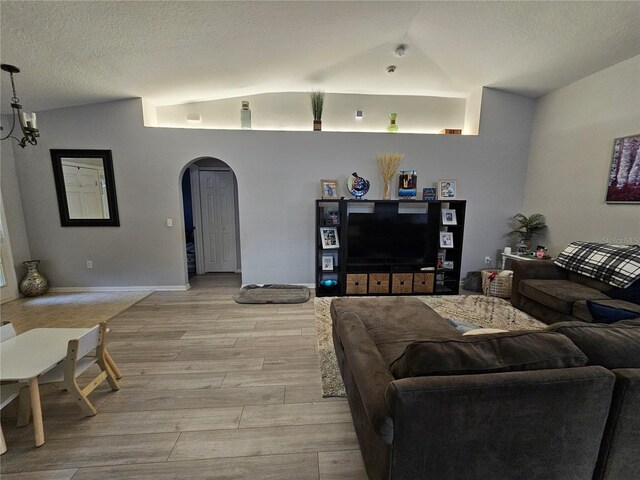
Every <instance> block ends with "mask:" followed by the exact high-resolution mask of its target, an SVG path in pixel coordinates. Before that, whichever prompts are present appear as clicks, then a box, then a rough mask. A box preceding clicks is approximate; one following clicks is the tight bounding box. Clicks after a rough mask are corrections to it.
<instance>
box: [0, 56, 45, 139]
mask: <svg viewBox="0 0 640 480" xmlns="http://www.w3.org/2000/svg"><path fill="white" fill-rule="evenodd" d="M0 69H2V70H4V71H5V72H9V75H11V88H13V98H12V99H11V109H12V111H13V118H12V123H11V130H10V131H9V133H8V134H7V136H6V137H2V138H0V140H7V139H8V138H13V139H14V140H16V141H17V142H18V145H20V146H21V147H22V148H24V147H26V146H27V143H30V144H31V145H37V144H38V140H37V137H39V136H40V132H39V131H38V125H37V123H36V114H35V113H29V112H23V111H22V105H20V99H19V98H18V96H17V95H16V85H15V83H14V82H13V74H14V73H20V69H19V68H18V67H14V66H13V65H7V64H6V63H3V64H1V65H0ZM16 117H18V123H19V124H20V129H21V130H22V135H23V137H22V139H18V137H14V136H13V135H12V134H13V131H14V130H15V128H16ZM1 128H2V127H0V129H1Z"/></svg>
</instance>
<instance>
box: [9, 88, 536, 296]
mask: <svg viewBox="0 0 640 480" xmlns="http://www.w3.org/2000/svg"><path fill="white" fill-rule="evenodd" d="M482 107H483V108H482V115H481V123H480V134H479V136H444V135H412V134H386V133H339V132H335V133H330V132H321V133H314V132H268V131H217V130H186V129H167V128H145V127H143V126H142V123H143V122H142V118H141V116H142V108H141V101H140V100H139V99H134V100H126V101H119V102H109V103H103V104H96V105H89V106H83V107H76V108H67V109H59V110H52V111H48V112H42V113H39V114H38V120H39V123H40V129H41V133H42V139H41V143H40V144H39V145H38V146H37V147H36V148H26V149H25V150H23V151H19V152H18V151H16V152H15V155H16V163H17V167H18V177H19V180H20V186H21V190H22V199H23V208H24V213H25V219H26V224H27V231H28V234H29V247H30V249H31V253H32V254H33V255H34V256H35V257H38V258H40V259H42V260H43V270H45V271H46V272H47V273H48V274H49V276H50V278H51V280H52V283H53V285H54V286H56V287H72V286H85V287H97V286H118V285H120V286H180V285H185V284H186V283H187V280H186V275H185V267H184V262H185V253H184V239H183V223H182V200H181V195H180V183H179V181H180V175H181V172H182V170H183V169H184V168H185V166H186V165H187V164H188V163H189V162H190V161H192V160H194V159H196V158H200V157H203V156H211V157H215V158H219V159H221V160H223V161H224V162H225V163H227V164H228V165H229V166H231V168H232V169H233V170H234V172H235V174H236V176H237V179H238V189H239V208H240V230H241V248H242V265H243V267H242V269H243V273H242V279H243V282H244V283H278V282H286V283H307V284H310V283H313V281H314V274H313V272H314V253H313V252H314V240H315V226H314V199H315V198H317V197H318V196H319V194H320V187H319V180H320V179H321V178H337V179H338V180H339V182H340V188H341V191H340V194H341V195H344V196H346V189H344V185H345V182H346V179H347V177H348V175H349V174H350V173H351V172H354V171H356V172H358V174H360V175H362V176H364V177H366V178H369V179H371V180H372V188H371V191H370V193H369V195H368V198H381V197H382V185H381V182H380V180H379V177H378V173H377V168H376V162H375V156H376V154H377V153H379V152H401V153H404V154H405V160H404V161H403V163H402V165H401V169H416V170H417V171H418V184H419V185H418V186H419V188H420V189H421V188H422V187H423V186H431V185H432V183H433V182H434V181H436V180H437V179H439V178H457V179H458V181H459V193H460V195H461V198H464V199H466V200H468V209H467V212H468V214H467V218H468V221H467V228H466V235H465V248H464V252H463V271H467V270H477V269H480V268H482V267H483V266H484V265H483V259H484V257H485V255H492V256H493V255H495V252H496V250H497V249H500V248H502V246H504V244H505V240H504V237H503V236H504V233H505V232H506V231H507V226H506V221H507V219H508V218H509V217H510V216H511V215H513V214H514V213H515V212H519V211H521V209H522V196H523V189H524V184H525V172H526V162H527V156H528V148H529V134H530V128H531V119H532V115H533V109H534V101H533V100H531V99H529V98H525V97H520V96H517V95H513V94H509V93H504V92H500V91H495V90H491V89H485V91H484V96H483V100H482ZM50 148H93V149H111V150H112V151H113V162H114V170H115V178H116V189H117V198H118V205H119V210H120V219H121V226H120V227H119V228H116V227H103V228H88V227H85V228H79V227H67V228H62V227H60V219H59V215H58V210H57V205H56V194H55V188H54V182H53V174H52V169H51V161H50V157H49V149H50ZM167 218H173V219H174V227H173V228H168V227H167V226H166V219H167ZM86 260H93V265H94V268H93V269H92V270H88V269H87V268H86Z"/></svg>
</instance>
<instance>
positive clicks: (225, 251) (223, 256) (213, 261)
mask: <svg viewBox="0 0 640 480" xmlns="http://www.w3.org/2000/svg"><path fill="white" fill-rule="evenodd" d="M199 174H200V211H201V213H202V236H203V244H204V245H203V246H204V263H205V272H234V271H235V270H236V269H237V267H238V262H237V256H236V218H235V194H234V188H233V173H231V172H230V171H211V170H200V172H199Z"/></svg>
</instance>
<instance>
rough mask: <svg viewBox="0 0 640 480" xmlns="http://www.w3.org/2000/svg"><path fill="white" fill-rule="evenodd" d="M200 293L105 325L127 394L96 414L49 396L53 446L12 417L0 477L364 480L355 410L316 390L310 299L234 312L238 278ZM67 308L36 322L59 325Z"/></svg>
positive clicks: (164, 295)
mask: <svg viewBox="0 0 640 480" xmlns="http://www.w3.org/2000/svg"><path fill="white" fill-rule="evenodd" d="M192 287H193V288H192V289H191V290H188V291H186V292H155V293H153V294H151V295H150V296H148V297H146V298H144V299H143V300H142V301H140V302H138V303H137V304H135V305H134V306H132V307H131V308H128V309H127V310H125V311H123V312H122V313H120V314H119V315H117V316H116V317H114V318H113V319H111V320H110V321H109V327H110V329H111V332H110V335H109V347H108V348H109V351H110V352H111V355H112V356H113V358H114V360H115V361H116V363H117V364H118V366H119V367H120V368H121V370H122V371H123V373H124V377H123V378H122V381H121V386H122V389H121V390H120V391H118V392H112V391H111V390H110V389H109V388H108V386H107V385H102V386H100V387H99V388H98V389H96V391H94V392H93V393H92V394H91V396H90V398H91V400H92V401H93V402H94V404H95V405H96V407H97V408H98V415H96V416H95V417H83V416H82V414H81V413H80V410H79V409H78V408H77V406H76V405H75V404H74V403H73V402H72V401H71V399H70V398H69V396H68V395H67V394H66V393H64V392H52V393H48V394H44V395H43V399H42V403H43V412H44V426H45V435H46V443H45V444H44V445H43V446H42V447H40V448H35V447H34V446H33V427H32V426H31V425H30V426H27V427H23V428H17V427H16V426H15V417H11V416H9V415H12V412H11V409H5V410H3V412H2V415H3V417H2V426H3V429H4V432H5V436H6V437H7V443H8V448H9V449H8V451H7V453H6V454H4V455H3V456H2V457H1V459H0V469H1V470H0V471H1V472H2V479H3V480H22V479H30V480H40V479H51V480H81V479H89V478H90V479H115V478H122V479H124V478H126V479H148V480H151V479H153V480H165V479H166V480H168V479H205V478H206V479H216V478H224V479H231V478H233V479H247V480H248V479H252V480H253V479H261V480H271V479H279V480H280V479H282V480H288V479H291V480H306V479H309V480H334V479H335V480H338V479H340V480H346V479H354V480H365V479H366V474H365V472H364V466H363V463H362V457H361V455H360V451H359V448H358V442H357V439H356V435H355V431H354V428H353V423H352V420H351V414H350V412H349V407H348V405H347V402H346V400H345V399H336V398H322V395H321V392H320V372H319V369H318V363H317V357H316V347H315V342H316V340H315V321H314V318H313V302H312V301H310V302H307V303H306V304H301V305H239V304H236V303H235V302H234V301H233V295H234V294H236V293H237V291H238V289H239V287H240V279H239V276H238V275H231V274H216V275H203V276H198V277H195V278H194V279H193V281H192ZM43 298H46V297H43ZM2 308H3V317H4V308H5V305H3V307H2ZM40 308H41V309H46V308H48V307H47V305H46V304H45V305H41V306H40ZM97 308H99V306H98V307H97ZM69 311H74V310H73V306H66V307H64V308H58V309H57V311H56V310H55V309H54V310H53V311H51V310H50V311H48V312H47V311H44V310H43V311H41V312H38V313H37V315H39V316H40V318H46V319H47V322H48V325H52V324H56V318H57V315H60V323H59V324H58V325H57V326H63V325H65V322H68V319H67V318H66V317H67V316H68V314H69ZM29 312H33V306H30V310H29ZM76 312H77V311H76ZM22 313H23V314H25V311H24V310H23V311H22ZM11 315H12V317H13V318H19V315H20V312H17V313H16V312H15V311H14V310H12V311H11ZM82 315H87V316H92V313H91V310H90V309H89V308H88V307H85V306H83V307H82V309H81V311H80V314H78V313H75V314H74V317H76V318H77V317H79V316H82ZM90 373H91V372H88V374H90ZM7 412H8V413H7ZM13 415H15V412H13Z"/></svg>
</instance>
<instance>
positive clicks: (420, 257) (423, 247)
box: [347, 212, 437, 263]
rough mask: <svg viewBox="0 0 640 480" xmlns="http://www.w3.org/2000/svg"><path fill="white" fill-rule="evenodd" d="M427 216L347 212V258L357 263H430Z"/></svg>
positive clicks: (432, 247) (432, 248) (430, 249)
mask: <svg viewBox="0 0 640 480" xmlns="http://www.w3.org/2000/svg"><path fill="white" fill-rule="evenodd" d="M434 251H437V247H436V248H434V246H433V245H429V235H428V228H427V215H426V214H423V213H420V214H418V213H386V212H385V213H375V212H374V213H350V214H349V220H348V228H347V255H348V259H349V260H355V261H357V262H365V261H372V262H375V261H385V262H396V263H402V262H405V263H429V262H432V261H435V258H433V259H431V258H429V257H430V256H432V255H431V253H430V252H434Z"/></svg>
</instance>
